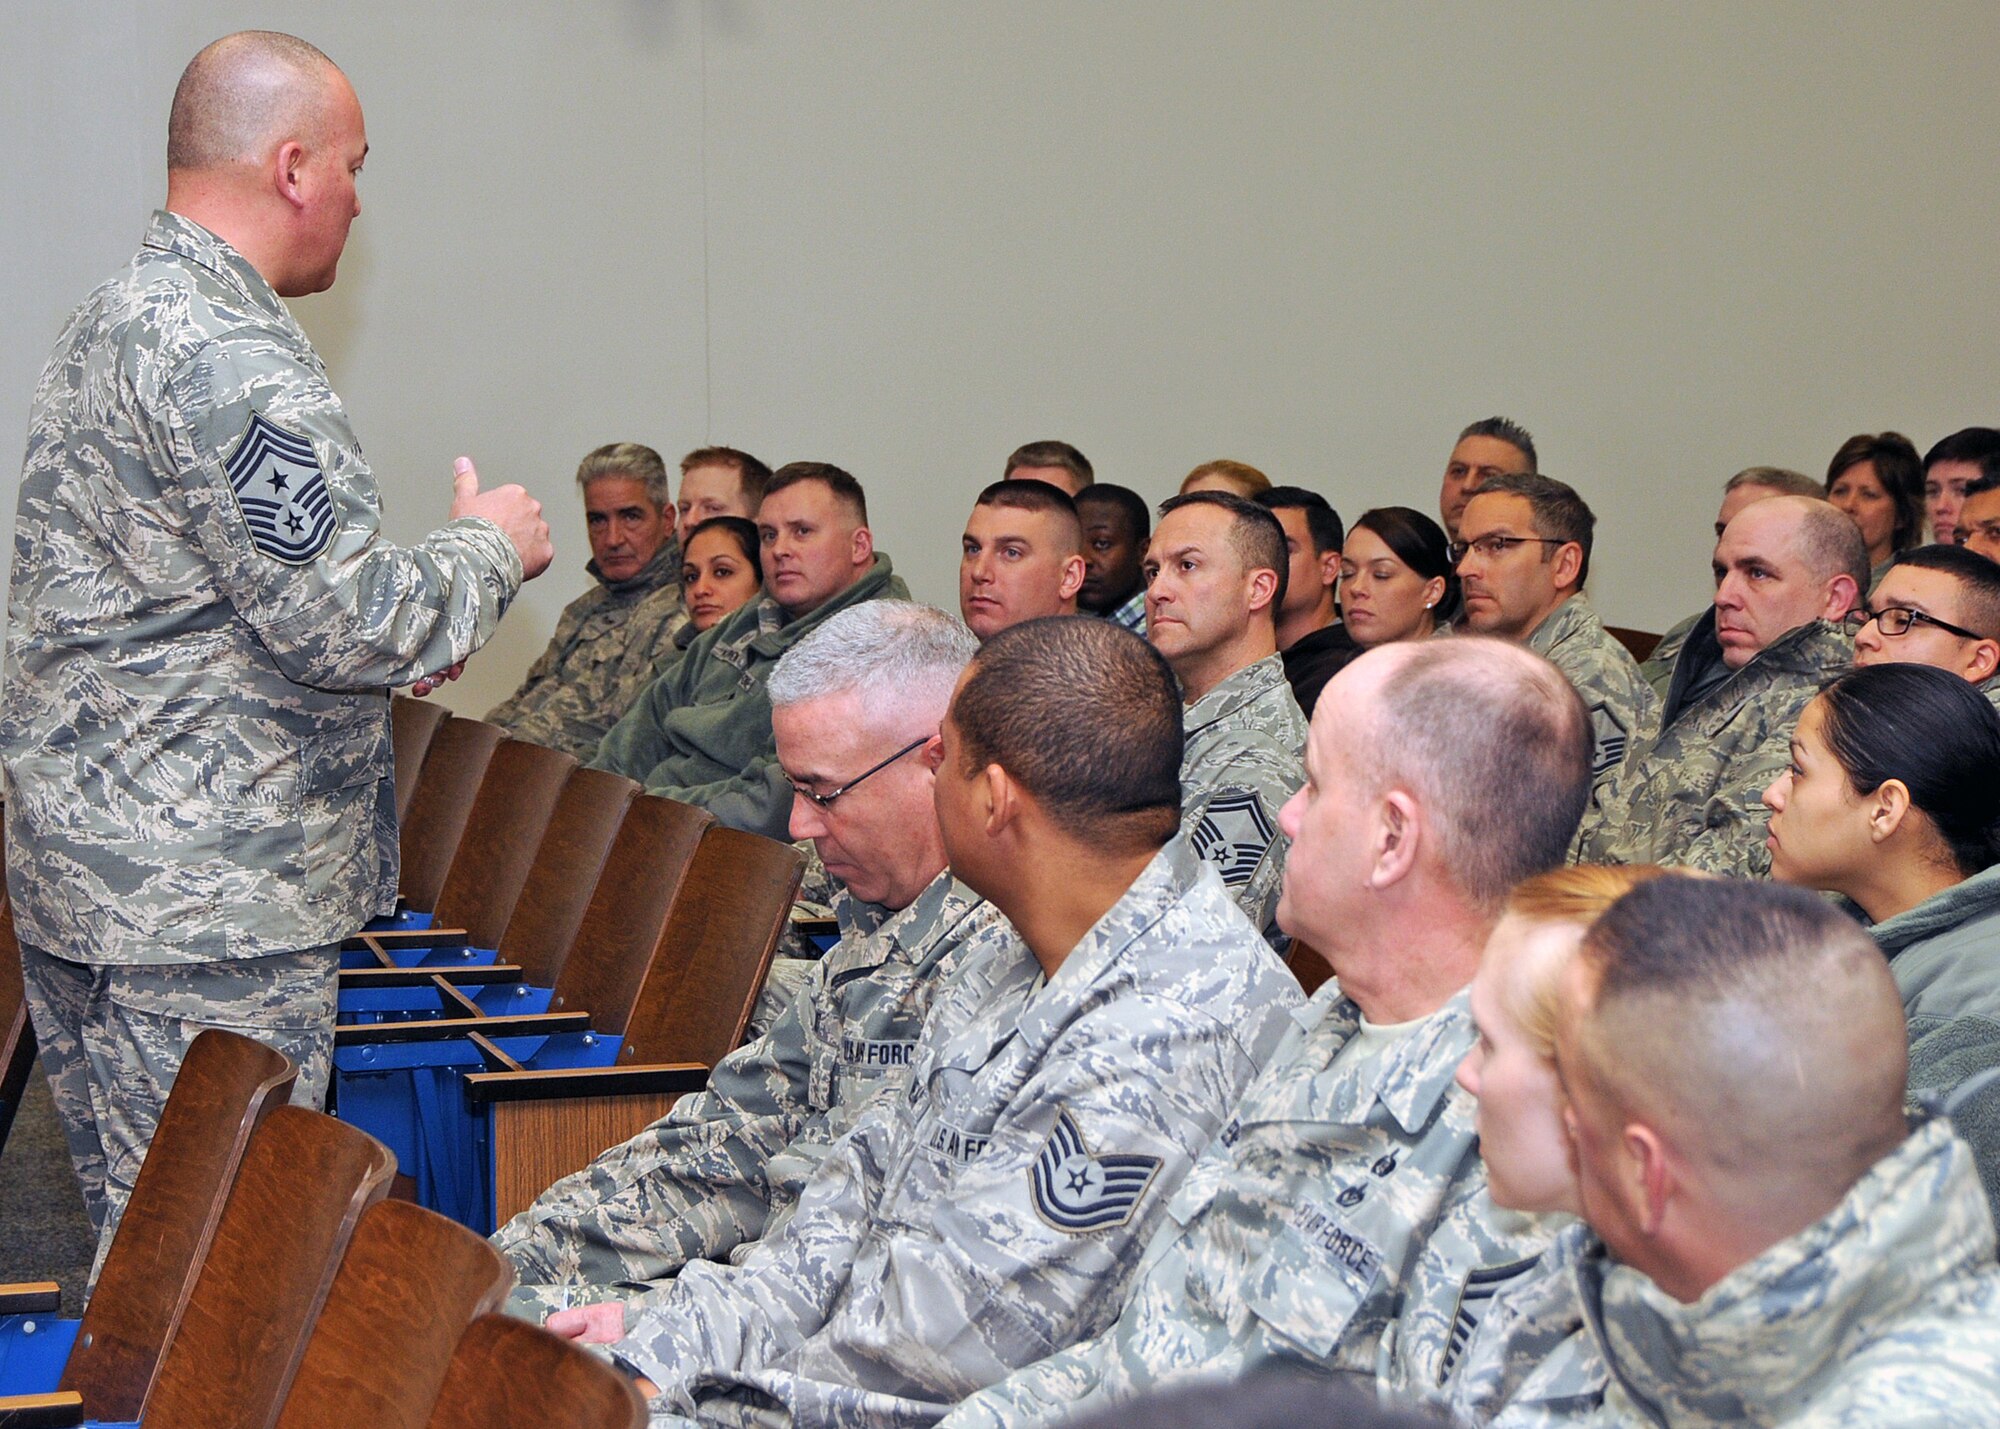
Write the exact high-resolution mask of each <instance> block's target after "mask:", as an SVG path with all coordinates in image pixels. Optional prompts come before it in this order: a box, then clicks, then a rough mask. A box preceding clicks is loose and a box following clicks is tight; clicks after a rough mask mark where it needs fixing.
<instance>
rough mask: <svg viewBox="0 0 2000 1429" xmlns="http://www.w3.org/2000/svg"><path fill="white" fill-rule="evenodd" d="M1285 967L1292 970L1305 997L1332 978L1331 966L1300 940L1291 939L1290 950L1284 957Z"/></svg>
mask: <svg viewBox="0 0 2000 1429" xmlns="http://www.w3.org/2000/svg"><path fill="white" fill-rule="evenodd" d="M1285 966H1286V967H1288V968H1290V969H1291V970H1292V976H1293V977H1295V978H1297V979H1298V980H1299V986H1300V987H1302V988H1304V989H1305V990H1306V996H1307V997H1311V996H1312V995H1313V994H1314V993H1316V992H1318V991H1319V989H1320V984H1321V983H1323V982H1325V981H1326V980H1327V979H1328V978H1330V977H1332V976H1333V964H1331V963H1329V962H1328V961H1327V960H1326V959H1325V957H1323V956H1322V955H1321V954H1320V952H1319V950H1318V949H1316V948H1314V947H1313V946H1312V945H1311V944H1310V943H1307V942H1306V941H1305V940H1304V939H1302V938H1294V939H1292V950H1291V952H1290V953H1288V954H1287V955H1286V957H1285Z"/></svg>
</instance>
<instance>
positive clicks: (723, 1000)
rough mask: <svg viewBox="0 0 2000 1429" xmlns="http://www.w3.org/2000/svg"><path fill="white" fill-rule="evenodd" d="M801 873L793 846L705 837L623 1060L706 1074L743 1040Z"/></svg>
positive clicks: (720, 832) (725, 832) (715, 834)
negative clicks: (690, 1067)
mask: <svg viewBox="0 0 2000 1429" xmlns="http://www.w3.org/2000/svg"><path fill="white" fill-rule="evenodd" d="M804 869H805V858H804V856H803V855H801V854H800V853H799V851H798V850H797V849H795V848H793V847H792V846H791V845H790V844H781V843H777V842H774V841H773V840H771V839H767V838H760V837H758V836H757V835H756V834H746V833H743V832H741V831H739V830H737V829H728V828H724V827H722V826H721V825H720V824H718V825H716V826H714V827H712V828H710V829H709V831H708V832H707V833H706V834H704V835H702V839H701V846H700V847H699V848H698V849H696V850H695V855H694V862H693V864H692V865H691V866H690V868H689V869H688V874H687V877H686V879H685V880H684V881H683V883H682V887H681V893H680V897H679V898H677V899H676V900H675V901H674V908H673V913H672V916H671V917H670V918H669V919H668V924H667V928H666V930H665V933H664V936H663V939H662V948H661V952H660V955H659V956H658V957H657V958H656V959H655V960H654V966H653V970H652V973H651V975H650V976H649V977H648V978H647V979H646V983H645V986H644V987H643V988H642V989H641V991H640V994H639V1001H638V1005H637V1007H636V1008H635V1009H634V1010H633V1014H632V1020H631V1022H630V1023H629V1024H627V1026H626V1028H625V1044H624V1046H623V1047H621V1048H620V1049H619V1053H618V1057H619V1060H620V1061H621V1062H700V1063H702V1064H703V1065H705V1066H711V1067H712V1066H714V1065H715V1064H716V1063H717V1062H719V1061H721V1060H722V1058H723V1057H724V1056H726V1055H727V1054H728V1053H729V1052H730V1051H732V1050H733V1049H734V1048H735V1047H736V1045H737V1044H738V1043H739V1042H741V1041H742V1040H743V1029H744V1027H745V1026H746V1025H747V1024H748V1022H749V1020H750V1013H751V1011H752V1009H753V1008H754V1007H755V1006H756V1002H757V991H758V989H759V988H761V987H762V986H763V985H764V974H765V973H766V971H768V970H769V968H770V966H771V956H772V954H773V952H775V951H776V949H777V946H778V939H779V937H780V936H781V935H782V934H783V932H784V930H785V919H786V918H787V917H788V916H789V914H790V913H791V907H792V900H793V898H794V897H796V896H797V894H798V889H799V876H800V874H801V873H802V872H803V871H804Z"/></svg>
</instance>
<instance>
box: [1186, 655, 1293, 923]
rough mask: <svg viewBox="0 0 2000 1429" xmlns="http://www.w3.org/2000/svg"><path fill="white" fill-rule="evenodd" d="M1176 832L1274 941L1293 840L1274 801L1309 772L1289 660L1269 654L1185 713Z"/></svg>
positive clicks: (1283, 798)
mask: <svg viewBox="0 0 2000 1429" xmlns="http://www.w3.org/2000/svg"><path fill="white" fill-rule="evenodd" d="M1181 728H1182V731H1183V733H1184V737H1185V739H1186V741H1187V742H1186V744H1185V746H1184V748H1183V750H1182V753H1181V832H1182V834H1184V835H1185V836H1186V837H1187V840H1188V842H1189V843H1190V844H1191V845H1192V846H1193V848H1194V851H1195V855H1196V857H1198V858H1201V859H1204V860H1206V861H1207V862H1209V863H1212V864H1214V865H1215V871H1216V872H1217V873H1219V874H1221V875H1222V882H1223V886H1224V887H1226V888H1227V889H1228V890H1229V894H1230V896H1231V897H1232V898H1234V899H1235V900H1236V904H1237V906H1238V907H1239V908H1241V909H1242V910H1243V911H1244V912H1245V913H1247V914H1249V915H1250V921H1251V922H1252V923H1255V924H1256V925H1257V927H1258V928H1259V929H1261V930H1262V931H1263V933H1264V936H1265V938H1266V939H1268V940H1269V941H1270V942H1271V943H1272V945H1273V946H1280V947H1281V946H1284V945H1285V944H1286V943H1287V942H1288V941H1289V940H1288V939H1286V938H1285V936H1284V934H1283V933H1281V932H1279V931H1278V893H1279V891H1280V889H1279V885H1280V884H1281V883H1282V882H1283V880H1284V876H1285V850H1286V848H1287V847H1288V846H1289V841H1288V840H1287V839H1286V838H1285V836H1284V835H1283V834H1281V833H1280V832H1278V810H1279V809H1281V808H1283V807H1284V805H1285V801H1286V800H1287V799H1289V798H1291V797H1292V795H1293V794H1295V793H1297V792H1298V790H1299V786H1300V785H1302V784H1304V783H1305V782H1306V765H1305V757H1306V717H1305V715H1304V714H1303V713H1301V712H1300V710H1299V702H1298V701H1297V700H1295V699H1293V698H1292V687H1291V685H1290V684H1289V683H1287V682H1286V680H1285V665H1284V661H1283V660H1282V658H1280V657H1279V656H1277V655H1267V656H1265V657H1264V658H1263V659H1262V660H1259V661H1257V662H1256V663H1254V664H1251V665H1246V666H1244V667H1243V668H1242V669H1241V670H1238V671H1237V672H1236V673H1235V674H1233V675H1231V676H1230V677H1229V678H1228V679H1226V680H1224V681H1223V682H1222V683H1221V684H1219V685H1217V686H1216V687H1215V688H1214V689H1212V690H1210V691H1209V692H1208V693H1207V694H1205V695H1203V696H1202V697H1201V698H1200V699H1198V700H1196V701H1195V702H1194V703H1193V704H1191V705H1189V706H1187V708H1186V709H1185V710H1184V711H1183V712H1182V714H1181Z"/></svg>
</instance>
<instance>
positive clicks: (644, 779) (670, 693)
mask: <svg viewBox="0 0 2000 1429" xmlns="http://www.w3.org/2000/svg"><path fill="white" fill-rule="evenodd" d="M909 598H910V590H909V587H908V586H906V585H904V584H903V582H902V579H901V578H900V577H898V576H897V575H896V573H895V572H894V570H893V569H892V568H891V567H890V564H889V558H888V557H887V556H885V555H881V554H879V553H878V554H877V555H876V557H875V564H874V566H873V567H872V568H871V569H870V570H869V572H868V574H866V575H864V576H863V577H862V578H861V579H860V580H858V581H856V582H855V583H854V584H853V585H851V586H849V587H848V588H847V589H846V590H844V591H842V592H841V593H840V594H839V595H836V596H834V597H833V598H832V599H831V600H829V601H827V602H826V604H824V605H822V606H820V607H819V608H818V609H817V610H813V611H810V612H808V613H807V614H805V615H802V616H800V617H799V618H798V619H796V620H794V619H792V618H791V617H790V616H788V615H786V614H785V609H784V607H783V606H781V605H779V604H778V603H777V602H776V601H775V600H773V599H771V597H770V596H768V595H761V596H759V597H757V599H755V600H753V601H751V602H750V603H749V604H748V605H746V606H744V607H743V608H742V609H741V610H738V611H736V612H734V613H733V614H731V615H729V616H727V617H726V618H724V619H723V620H721V621H719V622H718V623H717V624H715V625H714V626H712V627H711V628H709V629H708V630H706V631H704V632H703V633H702V634H701V635H699V636H698V637H696V639H695V641H694V643H693V644H692V645H690V646H688V648H687V653H686V654H685V655H683V656H681V658H680V659H678V660H676V661H675V662H674V663H673V664H671V665H669V666H667V667H666V668H665V669H664V670H662V671H660V673H659V677H658V678H657V679H655V680H654V681H653V682H652V683H651V684H650V685H648V686H646V688H645V690H644V691H643V692H641V694H640V695H639V698H638V700H637V701H636V702H635V703H634V704H633V706H632V708H631V709H630V710H629V711H627V712H626V714H625V717H624V718H623V719H621V720H619V721H618V723H617V725H616V726H614V727H613V729H612V731H611V733H609V734H607V735H606V736H604V742H603V743H602V744H600V745H599V746H598V747H597V757H596V758H595V759H593V760H592V761H591V767H592V768H595V769H609V770H610V771H611V772H612V773H614V774H623V775H624V776H625V777H626V778H628V779H637V780H638V781H639V782H640V783H641V784H644V785H645V786H646V790H647V792H648V793H652V794H664V795H666V796H667V797H668V798H669V799H679V800H680V801H681V802H682V803H684V804H697V805H699V806H700V807H702V808H704V809H706V810H708V811H709V812H710V813H711V814H713V815H715V817H716V819H717V820H718V821H720V822H722V823H724V824H727V825H729V827H731V828H733V829H745V830H748V831H749V832H751V833H753V834H762V835H764V836H765V837H766V838H773V839H777V840H778V841H779V842H780V843H783V842H785V841H787V839H788V838H789V834H788V832H787V829H786V824H787V823H788V822H789V820H790V817H791V810H792V789H791V785H789V784H787V783H786V782H785V776H784V774H783V772H782V771H781V770H780V769H779V768H778V746H777V741H776V740H775V739H774V738H773V737H772V734H771V701H770V698H769V697H768V696H767V695H766V694H765V693H764V682H765V681H766V680H768V679H769V678H770V677H771V667H772V666H773V665H775V664H777V663H778V658H779V657H780V656H781V655H783V654H784V653H785V652H786V651H787V650H789V649H791V648H792V646H794V645H796V644H798V642H799V641H800V640H801V639H803V638H804V637H805V635H806V634H807V632H809V631H812V630H815V629H817V628H818V627H819V624H820V622H821V621H823V620H825V619H826V618H827V617H828V616H830V615H833V614H834V613H835V612H836V611H842V610H845V609H847V608H848V607H849V606H851V605H859V604H860V603H861V602H862V601H864V600H877V599H890V600H908V599H909Z"/></svg>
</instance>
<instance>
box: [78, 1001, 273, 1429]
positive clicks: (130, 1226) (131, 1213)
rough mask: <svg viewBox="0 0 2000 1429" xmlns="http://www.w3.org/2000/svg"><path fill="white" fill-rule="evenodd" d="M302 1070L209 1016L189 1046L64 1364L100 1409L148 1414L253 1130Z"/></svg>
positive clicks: (120, 1415) (109, 1414) (111, 1415)
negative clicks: (213, 1024)
mask: <svg viewBox="0 0 2000 1429" xmlns="http://www.w3.org/2000/svg"><path fill="white" fill-rule="evenodd" d="M297 1076H298V1069H297V1068H296V1067H294V1066H293V1065H292V1063H291V1061H290V1060H289V1059H288V1058H287V1057H286V1056H285V1055H284V1054H283V1053H282V1052H279V1051H277V1050H276V1049H274V1048H271V1047H266V1046H265V1045H264V1044H263V1043H261V1042H253V1041H251V1040H250V1039H249V1038H248V1037H240V1036H238V1035H237V1034H236V1033H234V1032H223V1031H220V1030H218V1029H216V1028H210V1029H208V1030H207V1031H205V1032H203V1033H202V1034H201V1035H200V1036H198V1037H196V1038H195V1039H194V1042H193V1044H192V1045H191V1046H190V1047H189V1048H188V1052H187V1056H186V1057H185V1058H184V1059H182V1061H181V1069H180V1072H179V1073H178V1074H177V1075H176V1076H175V1078H174V1085H173V1090H172V1092H171V1093H170V1094H169V1095H168V1097H167V1104H166V1107H165V1108H164V1109H163V1110H162V1111H161V1113H160V1122H159V1126H158V1127H157V1129H155V1131H154V1133H153V1141H152V1145H151V1147H150V1148H149V1149H148V1151H147V1153H146V1159H145V1161H144V1162H143V1163H142V1164H141V1165H140V1167H139V1175H138V1178H137V1180H135V1181H134V1182H133V1185H132V1197H131V1199H130V1200H129V1201H128V1202H127V1203H126V1206H125V1214H124V1217H123V1218H122V1219H121V1220H120V1221H119V1224H118V1233H117V1235H116V1236H115V1237H113V1239H112V1242H111V1248H110V1250H108V1251H107V1252H106V1253H105V1257H104V1268H103V1270H102V1271H101V1272H100V1273H99V1275H98V1278H97V1289H96V1291H95V1293H93V1294H92V1295H91V1297H90V1304H89V1305H88V1306H87V1307H86V1308H85V1310H84V1314H83V1323H82V1324H81V1325H80V1326H79V1327H78V1329H77V1338H76V1348H75V1349H74V1350H72V1351H71V1352H70V1357H69V1363H68V1364H67V1365H66V1366H65V1367H64V1370H63V1378H62V1387H63V1388H64V1389H73V1390H75V1391H76V1392H77V1393H79V1394H81V1395H82V1396H83V1399H84V1403H85V1404H86V1405H87V1406H89V1408H90V1412H91V1414H92V1415H93V1416H94V1417H95V1418H98V1419H105V1420H114V1421H116V1420H136V1419H140V1418H143V1417H144V1415H145V1412H146V1400H147V1396H148V1395H149V1394H150V1393H151V1391H152V1388H153V1381H154V1379H155V1378H156V1377H157V1375H158V1374H159V1369H160V1357H161V1354H162V1352H163V1351H164V1350H165V1349H166V1346H167V1343H168V1341H169V1340H171V1339H172V1338H173V1334H174V1329H175V1326H176V1325H178V1324H179V1322H180V1316H181V1312H182V1311H183V1310H184V1309H186V1307H187V1303H188V1296H189V1295H190V1293H191V1292H192V1291H193V1289H194V1282H195V1278H196V1276H197V1275H198V1274H199V1272H200V1270H201V1266H202V1261H203V1259H204V1257H205V1256H206V1255H207V1254H208V1247H209V1242H210V1241H211V1240H212V1239H213V1237H214V1235H215V1228H216V1224H217V1222H219V1221H220V1220H221V1218H222V1210H223V1206H224V1205H225V1203H226V1202H227V1201H228V1199H229V1191H230V1187H231V1186H232V1185H233V1184H234V1183H235V1180H236V1173H237V1168H238V1167H239V1166H240V1165H241V1164H242V1161H243V1155H244V1151H245V1149H246V1148H247V1147H248V1146H249V1144H250V1138H251V1135H252V1133H254V1132H255V1131H256V1130H257V1128H258V1126H260V1125H261V1124H262V1123H263V1121H264V1118H265V1117H267V1116H269V1115H270V1114H271V1113H272V1112H273V1111H275V1110H277V1108H279V1107H281V1106H283V1105H284V1104H285V1099H286V1098H287V1097H289V1096H290V1095H291V1091H292V1083H293V1081H294V1080H296V1078H297Z"/></svg>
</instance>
